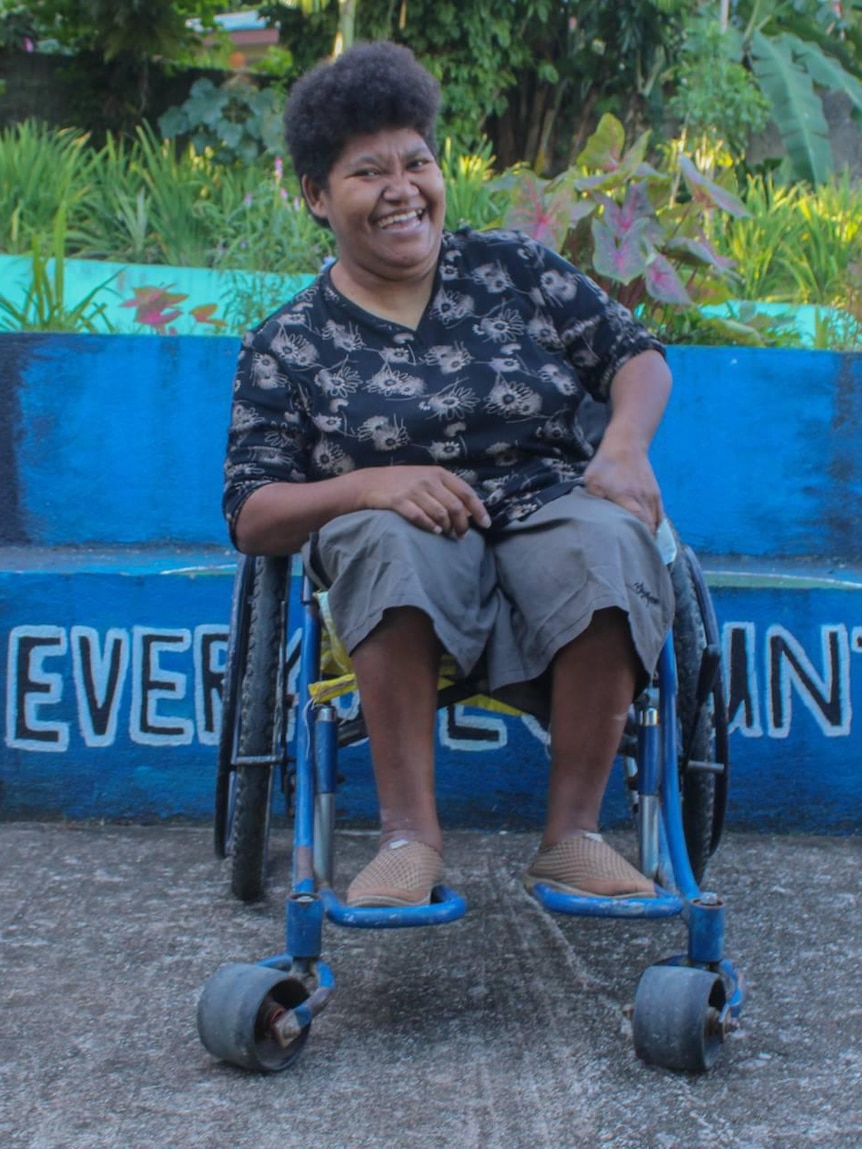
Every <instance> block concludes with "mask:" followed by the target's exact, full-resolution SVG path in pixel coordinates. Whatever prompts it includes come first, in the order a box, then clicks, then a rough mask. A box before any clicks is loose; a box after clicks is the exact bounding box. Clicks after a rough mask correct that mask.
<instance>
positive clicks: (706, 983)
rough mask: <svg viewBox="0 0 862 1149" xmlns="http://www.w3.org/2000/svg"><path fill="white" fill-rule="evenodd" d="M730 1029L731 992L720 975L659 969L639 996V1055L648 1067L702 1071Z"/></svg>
mask: <svg viewBox="0 0 862 1149" xmlns="http://www.w3.org/2000/svg"><path fill="white" fill-rule="evenodd" d="M729 1028H730V1018H729V1011H728V1009H727V994H726V992H725V987H724V982H723V981H722V979H721V978H720V977H719V975H718V974H715V973H711V972H710V971H709V970H704V969H693V968H691V967H689V966H674V965H654V966H650V968H649V969H648V970H646V971H645V972H644V974H643V976H642V977H641V979H640V982H639V983H638V988H637V993H636V994H635V1007H634V1014H633V1015H632V1029H633V1032H634V1042H635V1053H636V1054H637V1055H638V1057H640V1058H641V1059H642V1060H643V1061H645V1062H647V1063H648V1064H649V1065H659V1066H661V1067H662V1068H664V1069H684V1070H688V1071H690V1072H693V1073H703V1072H704V1070H707V1069H709V1068H710V1067H711V1066H712V1065H713V1064H714V1062H715V1059H716V1058H717V1057H718V1054H719V1052H720V1050H721V1046H722V1042H723V1041H724V1038H725V1036H726V1034H727V1032H728V1030H729Z"/></svg>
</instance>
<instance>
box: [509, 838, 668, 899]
mask: <svg viewBox="0 0 862 1149" xmlns="http://www.w3.org/2000/svg"><path fill="white" fill-rule="evenodd" d="M540 883H541V884H542V885H544V886H549V887H550V888H551V889H552V890H557V891H558V892H559V893H563V894H575V895H578V896H580V897H588V898H653V897H655V886H654V885H653V883H652V882H651V881H650V880H649V878H645V877H644V876H643V874H642V873H641V872H640V870H637V869H635V867H634V866H632V865H631V864H630V863H629V862H627V861H626V860H625V858H624V857H623V856H622V855H621V854H618V853H617V852H616V850H613V849H611V847H610V846H609V845H608V844H607V842H605V840H604V839H603V838H602V836H601V834H597V833H595V832H594V831H592V830H575V832H574V833H573V834H570V835H569V836H568V837H566V838H563V840H562V841H561V842H557V844H556V845H554V846H546V847H545V848H544V849H541V850H539V852H538V853H537V854H536V856H535V858H533V861H532V862H531V863H530V868H529V869H528V870H527V873H526V875H525V878H524V884H525V886H526V887H527V889H528V890H532V888H533V887H534V886H536V885H539V884H540Z"/></svg>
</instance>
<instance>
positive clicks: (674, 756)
mask: <svg viewBox="0 0 862 1149" xmlns="http://www.w3.org/2000/svg"><path fill="white" fill-rule="evenodd" d="M301 604H302V624H301V642H300V662H299V671H298V687H297V696H296V700H295V705H296V716H297V722H296V732H295V771H294V775H293V781H294V794H293V804H294V838H293V856H292V876H291V889H290V893H289V895H288V897H287V900H286V907H285V949H284V951H283V952H282V953H279V954H277V955H275V956H273V957H269V958H266V959H264V960H262V961H260V962H258V963H256V964H255V965H249V964H245V963H232V964H230V965H226V966H223V967H222V968H221V969H220V970H219V971H217V973H216V974H214V975H213V976H212V977H211V978H210V979H209V981H208V982H207V983H206V985H205V987H204V990H203V992H202V994H201V998H200V1001H199V1005H198V1030H199V1033H200V1036H201V1039H202V1041H203V1043H204V1045H205V1046H206V1047H207V1048H208V1049H209V1050H210V1052H211V1053H213V1054H214V1055H215V1056H217V1057H220V1058H223V1059H224V1060H227V1061H230V1062H233V1063H234V1064H237V1065H240V1066H243V1067H245V1068H250V1069H256V1070H259V1071H269V1072H272V1071H278V1070H281V1069H284V1068H286V1067H287V1066H288V1065H289V1064H290V1063H291V1062H292V1061H293V1060H294V1059H295V1058H296V1057H297V1056H298V1055H299V1053H300V1052H301V1050H302V1047H303V1045H304V1043H305V1040H306V1039H307V1037H308V1034H309V1030H310V1026H311V1023H312V1021H313V1019H314V1018H315V1017H316V1016H317V1015H318V1014H319V1013H320V1012H321V1011H322V1010H323V1009H324V1008H325V1006H326V1005H327V1003H328V1001H329V1000H330V998H331V996H332V994H333V992H334V989H335V978H334V975H333V973H332V970H331V969H330V967H329V966H328V965H327V964H326V962H324V961H323V960H322V958H321V952H322V948H323V926H324V921H325V920H329V921H330V922H333V923H335V924H337V925H339V926H342V927H347V928H355V929H393V928H404V927H411V926H412V927H415V926H430V925H439V924H444V923H447V922H454V921H456V920H457V919H459V918H461V917H462V916H463V915H464V914H465V913H466V910H467V905H466V902H465V901H464V899H463V898H462V897H461V896H460V895H459V894H458V893H456V892H455V891H453V890H452V889H450V888H449V887H448V886H445V885H441V886H438V887H437V888H435V890H434V891H433V895H432V900H431V903H430V904H429V905H427V906H416V907H407V908H354V907H350V906H348V905H346V904H345V903H344V902H342V901H341V900H340V899H339V898H338V896H337V895H336V893H335V892H334V890H333V889H332V884H331V883H332V857H333V833H334V810H335V792H336V761H337V753H338V745H339V724H338V716H337V714H336V711H335V709H334V707H333V706H332V705H331V704H328V703H324V704H321V705H317V704H315V702H314V700H313V698H312V691H311V687H312V684H313V683H314V682H316V681H317V680H318V679H319V677H320V670H319V667H320V650H321V622H320V618H319V611H318V607H317V603H316V601H315V598H314V594H313V587H312V585H311V582H310V580H309V579H308V576H307V575H303V579H302V593H301ZM284 627H285V630H286V628H287V620H286V619H285V620H284ZM286 637H287V636H286V633H285V635H284V636H283V638H284V641H285V643H286ZM677 688H678V687H677V665H676V656H675V652H674V643H673V637H672V635H668V638H667V640H666V641H665V644H664V647H663V649H662V651H661V655H660V659H659V665H658V668H657V671H656V674H655V676H654V678H653V682H652V684H651V686H650V687H649V688H648V689H647V690H646V691H645V692H644V693H643V694H642V695H641V697H640V698H639V699H638V700H637V701H636V703H635V706H634V711H635V716H636V730H637V802H636V822H637V831H638V845H639V861H640V867H641V869H642V871H643V872H644V873H645V874H646V875H648V876H650V877H652V878H654V880H655V882H656V886H657V894H656V896H655V897H654V898H625V899H615V898H605V897H576V896H571V895H566V894H562V893H560V892H558V891H555V890H553V889H551V888H550V887H548V886H547V885H542V884H538V885H536V886H535V888H534V889H533V890H532V895H533V896H534V897H535V898H536V899H537V900H538V902H539V903H540V904H541V905H542V906H543V907H544V908H545V909H546V910H548V911H551V912H553V913H560V914H570V915H579V916H589V917H603V918H604V917H615V918H638V919H640V918H649V919H652V918H670V917H674V916H679V917H681V918H682V920H683V922H684V924H685V926H686V927H687V930H688V945H687V949H686V951H685V952H684V953H681V954H677V955H674V956H672V957H670V958H668V959H666V960H665V961H663V962H661V963H658V964H657V965H654V966H651V967H649V968H648V969H647V970H646V971H645V972H644V974H643V975H642V977H641V980H640V982H639V985H638V989H637V993H636V996H635V1006H634V1012H633V1016H632V1026H633V1034H634V1043H635V1050H636V1052H637V1053H638V1055H639V1056H640V1057H641V1058H642V1059H643V1060H645V1061H646V1062H648V1063H651V1064H656V1065H661V1066H665V1067H668V1068H674V1069H682V1070H692V1071H702V1070H705V1069H708V1068H709V1067H710V1066H711V1065H712V1064H713V1062H714V1061H715V1059H716V1057H717V1056H718V1052H719V1050H720V1048H721V1045H722V1043H723V1041H724V1039H725V1037H726V1036H727V1034H728V1033H729V1032H730V1031H731V1030H732V1029H734V1028H735V1027H736V1024H737V1021H738V1018H739V1015H740V1013H741V1011H742V1008H743V1003H744V999H745V989H744V983H743V979H742V977H741V976H740V974H739V972H738V970H737V968H736V967H735V965H734V964H733V963H732V962H731V961H730V960H729V959H728V958H727V957H725V954H724V920H725V907H724V904H723V903H722V901H721V899H720V898H719V897H717V896H716V895H715V894H713V893H708V892H702V891H701V890H700V888H699V885H698V882H697V880H696V878H695V875H694V872H693V870H692V866H691V863H690V860H689V855H688V852H687V847H686V840H685V832H684V826H683V816H682V800H681V790H680V781H679V769H678V762H679V756H678V754H679V747H678V722H677V713H676V701H677Z"/></svg>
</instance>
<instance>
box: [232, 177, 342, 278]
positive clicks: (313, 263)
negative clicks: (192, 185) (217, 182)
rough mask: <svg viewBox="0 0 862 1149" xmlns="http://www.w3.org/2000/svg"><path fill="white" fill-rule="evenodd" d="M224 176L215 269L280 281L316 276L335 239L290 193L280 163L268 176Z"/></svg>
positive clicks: (292, 191)
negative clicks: (263, 274)
mask: <svg viewBox="0 0 862 1149" xmlns="http://www.w3.org/2000/svg"><path fill="white" fill-rule="evenodd" d="M248 174H249V173H242V175H241V176H239V178H237V176H238V173H234V172H230V171H225V172H223V173H222V179H221V188H220V193H221V194H220V222H219V229H218V230H219V237H220V239H219V250H218V256H217V259H216V266H218V267H230V268H236V269H237V270H248V271H258V272H278V273H279V274H281V275H292V274H297V273H298V274H301V273H303V272H308V271H317V270H318V268H319V267H320V266H321V264H322V263H323V261H324V259H326V257H327V256H330V255H332V254H334V251H335V247H334V239H333V236H332V233H331V232H330V231H329V230H328V229H327V228H322V227H320V225H319V224H318V223H316V221H315V220H314V219H313V218H312V216H311V214H310V212H309V211H308V210H307V209H306V207H305V204H304V203H303V201H302V198H301V197H300V195H299V189H298V187H295V186H294V187H293V188H290V187H289V186H288V181H287V180H286V179H285V175H284V166H283V163H282V161H281V159H278V158H277V159H276V160H275V163H274V164H273V166H272V168H271V169H270V170H269V171H267V172H265V173H264V172H261V171H260V170H259V169H258V170H255V171H254V172H253V174H254V176H255V180H254V182H252V181H250V180H249V179H248Z"/></svg>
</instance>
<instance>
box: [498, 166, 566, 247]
mask: <svg viewBox="0 0 862 1149" xmlns="http://www.w3.org/2000/svg"><path fill="white" fill-rule="evenodd" d="M547 187H548V183H547V181H546V180H542V179H540V178H539V177H538V176H537V175H536V174H535V173H534V172H531V171H529V170H526V169H525V170H523V171H521V172H518V173H517V179H516V182H515V185H514V189H513V192H512V200H511V206H510V208H509V211H508V212H507V213H506V226H507V227H511V228H515V229H516V230H518V231H523V232H526V234H527V235H529V236H531V237H532V238H533V239H535V240H537V241H538V242H539V243H543V244H545V245H546V246H547V247H550V248H553V249H554V250H555V251H559V249H560V248H561V247H562V245H563V243H564V242H565V239H566V234H567V232H568V230H569V214H570V212H571V207H572V205H571V196H570V194H569V192H568V191H567V190H566V189H564V188H558V189H556V190H555V191H553V192H551V194H550V195H549V194H548V193H547V190H546V189H547Z"/></svg>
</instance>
